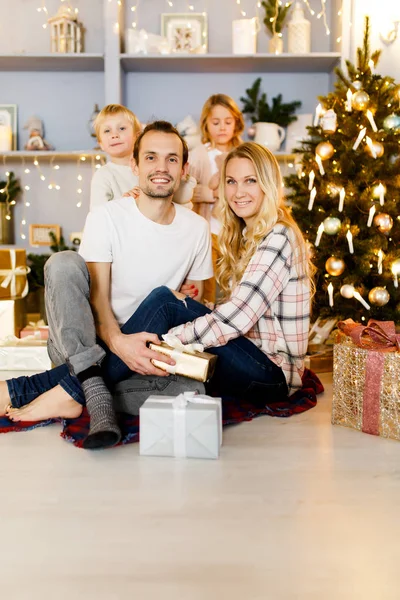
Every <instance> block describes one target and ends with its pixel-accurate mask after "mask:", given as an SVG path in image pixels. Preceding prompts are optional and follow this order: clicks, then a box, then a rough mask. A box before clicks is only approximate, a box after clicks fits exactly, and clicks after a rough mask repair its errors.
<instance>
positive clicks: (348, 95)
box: [346, 88, 353, 112]
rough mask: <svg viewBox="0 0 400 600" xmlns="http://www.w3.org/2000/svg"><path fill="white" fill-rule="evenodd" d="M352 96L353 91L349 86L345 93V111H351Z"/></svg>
mask: <svg viewBox="0 0 400 600" xmlns="http://www.w3.org/2000/svg"><path fill="white" fill-rule="evenodd" d="M352 98H353V92H352V91H351V89H350V88H349V89H348V90H347V93H346V111H347V112H351V111H352V110H353V107H352V105H351V100H352Z"/></svg>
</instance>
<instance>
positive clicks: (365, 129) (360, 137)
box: [353, 127, 367, 150]
mask: <svg viewBox="0 0 400 600" xmlns="http://www.w3.org/2000/svg"><path fill="white" fill-rule="evenodd" d="M366 133H367V128H366V127H363V128H362V129H361V131H360V133H359V134H358V138H357V139H356V141H355V142H354V146H353V150H357V148H358V146H359V145H360V144H361V142H362V140H363V138H364V136H365V134H366Z"/></svg>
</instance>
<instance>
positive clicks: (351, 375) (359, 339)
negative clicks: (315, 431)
mask: <svg viewBox="0 0 400 600" xmlns="http://www.w3.org/2000/svg"><path fill="white" fill-rule="evenodd" d="M338 328H339V329H340V330H341V331H342V332H344V333H345V334H346V335H342V336H341V338H339V340H338V341H339V343H337V344H335V347H334V362H333V405H332V423H334V424H336V425H344V426H346V427H352V428H354V429H358V430H359V431H363V432H365V433H370V434H372V435H380V436H382V437H388V438H394V439H397V440H400V334H397V333H396V330H395V326H394V323H393V322H391V321H373V320H371V321H369V323H368V325H367V327H365V326H363V325H360V324H358V323H354V322H353V321H352V320H351V319H348V320H346V321H341V322H340V323H338Z"/></svg>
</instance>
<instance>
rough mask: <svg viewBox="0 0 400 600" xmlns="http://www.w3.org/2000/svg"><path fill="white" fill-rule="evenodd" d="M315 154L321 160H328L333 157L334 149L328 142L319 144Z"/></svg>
mask: <svg viewBox="0 0 400 600" xmlns="http://www.w3.org/2000/svg"><path fill="white" fill-rule="evenodd" d="M315 152H316V153H317V154H318V156H319V157H320V158H321V159H322V160H328V158H331V156H333V153H334V152H335V148H334V147H333V146H332V144H331V143H330V142H320V143H319V144H318V146H317V147H316V148H315Z"/></svg>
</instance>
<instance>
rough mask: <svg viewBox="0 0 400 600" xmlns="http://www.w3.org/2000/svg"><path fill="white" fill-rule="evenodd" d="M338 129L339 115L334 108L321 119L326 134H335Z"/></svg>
mask: <svg viewBox="0 0 400 600" xmlns="http://www.w3.org/2000/svg"><path fill="white" fill-rule="evenodd" d="M336 127H337V115H336V113H335V111H334V110H333V108H330V109H329V110H327V111H326V113H324V115H323V116H322V118H321V128H322V130H323V131H325V132H326V133H335V131H336Z"/></svg>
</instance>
